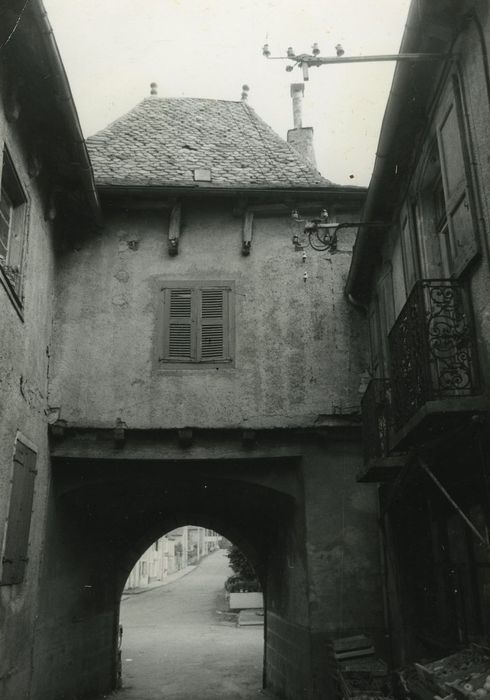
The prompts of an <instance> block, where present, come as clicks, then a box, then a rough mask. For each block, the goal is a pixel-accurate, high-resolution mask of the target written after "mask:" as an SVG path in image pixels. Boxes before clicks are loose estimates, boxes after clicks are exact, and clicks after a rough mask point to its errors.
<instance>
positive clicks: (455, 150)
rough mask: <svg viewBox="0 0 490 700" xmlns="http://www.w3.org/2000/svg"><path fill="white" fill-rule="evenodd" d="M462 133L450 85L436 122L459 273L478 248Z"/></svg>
mask: <svg viewBox="0 0 490 700" xmlns="http://www.w3.org/2000/svg"><path fill="white" fill-rule="evenodd" d="M463 138H464V134H463V132H462V129H461V125H460V120H459V115H458V105H457V103H456V100H455V96H454V91H453V87H452V85H450V86H449V88H448V94H447V96H446V100H445V101H444V103H443V107H442V108H441V113H440V115H439V118H438V122H437V139H438V145H439V154H440V160H441V172H442V182H443V186H444V198H445V204H446V217H447V224H448V229H449V236H450V247H451V256H452V272H453V274H455V275H459V274H461V273H462V272H463V271H464V270H465V268H466V267H467V265H468V264H469V263H470V262H471V260H472V259H473V258H474V257H475V256H476V255H477V253H478V252H479V248H478V241H477V238H476V232H475V227H474V223H473V217H472V213H471V206H470V200H469V193H468V183H467V179H466V171H465V156H466V154H465V150H464V148H463Z"/></svg>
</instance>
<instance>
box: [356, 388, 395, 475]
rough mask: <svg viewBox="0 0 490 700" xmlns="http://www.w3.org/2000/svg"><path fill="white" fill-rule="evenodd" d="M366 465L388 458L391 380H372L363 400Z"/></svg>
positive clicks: (390, 421)
mask: <svg viewBox="0 0 490 700" xmlns="http://www.w3.org/2000/svg"><path fill="white" fill-rule="evenodd" d="M361 413H362V441H363V446H364V463H365V464H368V463H369V462H370V461H371V460H372V459H376V458H380V457H386V456H387V455H388V451H389V434H390V428H391V427H392V415H391V387H390V380H389V379H371V381H370V382H369V384H368V387H367V389H366V391H365V393H364V396H363V397H362V400H361Z"/></svg>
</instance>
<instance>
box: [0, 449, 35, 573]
mask: <svg viewBox="0 0 490 700" xmlns="http://www.w3.org/2000/svg"><path fill="white" fill-rule="evenodd" d="M35 475H36V453H35V452H34V451H33V450H31V449H30V448H29V447H26V445H24V444H23V443H22V442H20V441H19V440H18V441H17V443H16V448H15V455H14V469H13V477H12V490H11V494H10V504H9V515H8V521H7V531H6V535H5V547H4V551H3V556H2V577H1V581H0V583H1V584H2V585H9V584H14V583H21V582H22V581H23V579H24V573H25V567H26V563H27V550H28V545H29V530H30V526H31V515H32V502H33V498H34V478H35Z"/></svg>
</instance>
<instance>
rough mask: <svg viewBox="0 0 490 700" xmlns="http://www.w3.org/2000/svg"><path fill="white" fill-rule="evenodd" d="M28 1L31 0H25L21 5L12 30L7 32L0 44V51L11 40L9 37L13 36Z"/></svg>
mask: <svg viewBox="0 0 490 700" xmlns="http://www.w3.org/2000/svg"><path fill="white" fill-rule="evenodd" d="M30 1H31V0H26V1H25V3H24V6H23V8H22V10H21V11H20V14H19V16H18V17H17V20H16V22H15V24H14V26H13V27H12V30H11V32H10V34H9V35H8V37H7V38H6V39H5V41H4V42H3V44H1V45H0V51H2V49H4V48H5V47H6V46H7V44H8V43H9V41H10V40H11V38H12V37H13V36H14V34H15V32H16V31H17V27H18V26H19V24H20V21H21V19H22V16H23V14H24V12H25V11H26V8H27V5H28V4H29V3H30Z"/></svg>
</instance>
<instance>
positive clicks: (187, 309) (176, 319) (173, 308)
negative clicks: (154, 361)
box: [162, 288, 196, 362]
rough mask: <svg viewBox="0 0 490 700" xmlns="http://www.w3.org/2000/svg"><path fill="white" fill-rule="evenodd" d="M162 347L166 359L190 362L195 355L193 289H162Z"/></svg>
mask: <svg viewBox="0 0 490 700" xmlns="http://www.w3.org/2000/svg"><path fill="white" fill-rule="evenodd" d="M164 293H165V296H164V304H165V308H164V328H165V337H164V349H163V358H162V359H164V360H167V361H175V362H191V361H192V360H194V359H195V356H196V354H195V353H196V347H195V346H196V342H195V290H193V289H192V288H171V289H165V290H164Z"/></svg>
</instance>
